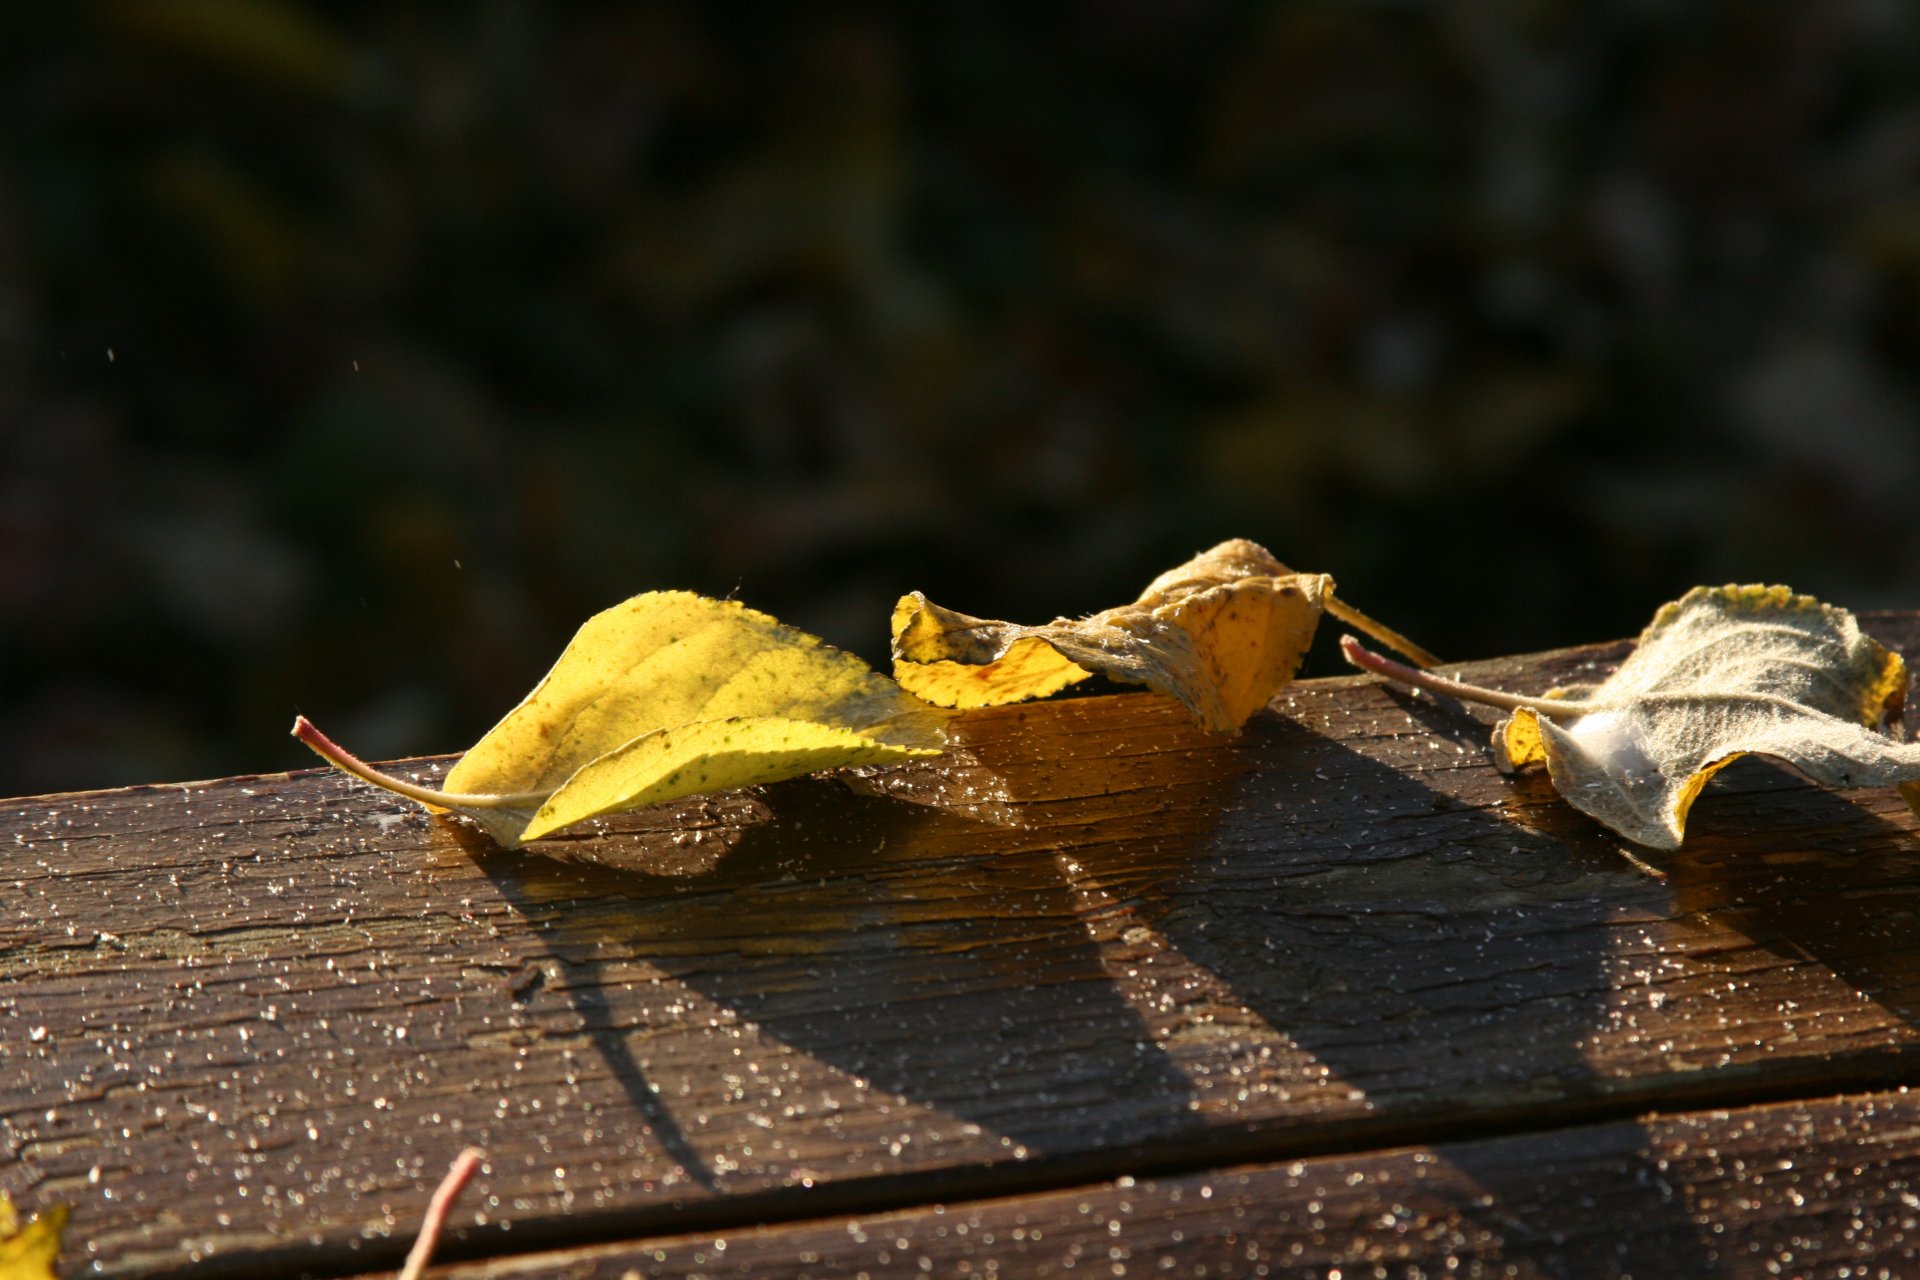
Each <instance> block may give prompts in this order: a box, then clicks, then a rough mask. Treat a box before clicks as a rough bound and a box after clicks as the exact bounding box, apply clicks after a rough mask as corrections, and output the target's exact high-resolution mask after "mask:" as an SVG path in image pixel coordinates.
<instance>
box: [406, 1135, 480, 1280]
mask: <svg viewBox="0 0 1920 1280" xmlns="http://www.w3.org/2000/svg"><path fill="white" fill-rule="evenodd" d="M486 1158H487V1153H486V1152H484V1151H482V1150H481V1149H480V1148H478V1147H468V1148H467V1149H466V1150H465V1151H462V1152H461V1153H460V1154H459V1155H457V1156H455V1157H454V1158H453V1167H452V1168H451V1169H448V1170H447V1176H446V1177H444V1178H442V1179H441V1180H440V1185H439V1186H438V1187H436V1188H434V1192H433V1199H431V1200H429V1201H427V1216H426V1218H425V1220H423V1221H422V1222H421V1223H420V1236H419V1238H418V1239H416V1240H415V1241H414V1242H413V1250H412V1251H411V1252H410V1253H408V1254H407V1265H406V1266H404V1267H402V1268H400V1280H420V1277H421V1276H422V1275H423V1274H425V1273H426V1270H427V1262H428V1260H429V1259H431V1258H432V1257H433V1249H434V1246H435V1245H437V1244H439V1243H440V1232H441V1230H442V1228H444V1227H445V1226H446V1224H447V1215H448V1214H449V1213H451V1212H452V1211H453V1202H454V1201H455V1200H458V1199H459V1198H460V1193H461V1192H462V1191H463V1190H465V1189H466V1185H467V1183H468V1182H470V1181H471V1180H472V1179H473V1175H474V1171H475V1170H477V1169H478V1168H479V1167H480V1162H481V1161H482V1160H485V1159H486Z"/></svg>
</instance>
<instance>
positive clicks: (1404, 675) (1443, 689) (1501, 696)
mask: <svg viewBox="0 0 1920 1280" xmlns="http://www.w3.org/2000/svg"><path fill="white" fill-rule="evenodd" d="M1340 652H1341V653H1343V654H1345V655H1346V659H1347V661H1348V662H1351V663H1352V664H1353V665H1354V666H1356V667H1359V668H1360V669H1361V670H1362V671H1370V672H1372V673H1373V674H1374V675H1377V676H1384V677H1385V678H1386V679H1388V680H1393V681H1396V682H1398V683H1400V684H1404V685H1411V686H1412V687H1413V688H1415V689H1425V690H1426V691H1427V692H1428V693H1444V694H1446V695H1447V696H1449V697H1453V698H1460V699H1462V700H1464V701H1467V702H1483V703H1485V704H1486V705H1487V706H1490V707H1499V708H1501V709H1502V710H1503V711H1518V710H1519V709H1521V708H1522V707H1524V708H1526V709H1527V710H1528V711H1531V712H1534V713H1535V714H1536V715H1543V716H1550V717H1554V718H1558V719H1566V718H1571V717H1574V716H1584V715H1588V714H1590V713H1592V712H1594V711H1598V710H1601V709H1602V708H1601V706H1600V704H1598V703H1594V702H1588V701H1584V700H1577V699H1573V698H1565V699H1562V698H1532V697H1527V696H1526V695H1524V694H1518V693H1505V692H1502V691H1501V690H1499V689H1486V688H1482V687H1481V686H1479V685H1477V684H1467V683H1465V682H1463V681H1460V680H1449V679H1448V678H1447V677H1445V676H1436V675H1434V674H1433V673H1431V672H1428V671H1420V670H1416V669H1415V668H1413V667H1409V666H1407V665H1406V664H1405V663H1403V662H1395V661H1394V660H1393V659H1392V658H1389V657H1387V656H1385V655H1384V654H1378V653H1375V652H1374V651H1373V650H1371V649H1369V648H1367V646H1365V645H1363V644H1361V643H1360V642H1359V641H1358V640H1356V639H1354V638H1353V637H1352V636H1341V637H1340Z"/></svg>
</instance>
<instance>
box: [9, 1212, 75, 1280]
mask: <svg viewBox="0 0 1920 1280" xmlns="http://www.w3.org/2000/svg"><path fill="white" fill-rule="evenodd" d="M66 1225H67V1206H65V1205H63V1204H57V1205H54V1206H53V1207H52V1208H51V1209H48V1210H47V1211H46V1212H45V1213H41V1214H35V1215H34V1216H33V1217H31V1218H29V1219H27V1221H26V1222H25V1223H22V1222H21V1221H20V1215H19V1212H18V1211H17V1210H15V1209H14V1207H13V1201H11V1200H9V1199H8V1198H7V1195H6V1193H5V1192H0V1280H54V1269H53V1264H54V1261H55V1260H56V1259H58V1258H59V1256H60V1235H61V1232H63V1231H64V1230H65V1229H66Z"/></svg>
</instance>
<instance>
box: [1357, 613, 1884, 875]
mask: <svg viewBox="0 0 1920 1280" xmlns="http://www.w3.org/2000/svg"><path fill="white" fill-rule="evenodd" d="M1347 656H1348V658H1349V659H1351V660H1352V661H1353V662H1354V663H1355V665H1357V666H1361V667H1364V668H1365V669H1367V670H1371V671H1375V672H1378V673H1380V674H1383V675H1387V676H1389V677H1391V678H1394V679H1398V680H1402V681H1403V682H1405V683H1408V684H1415V685H1420V686H1422V687H1426V688H1430V689H1434V690H1435V691H1438V692H1444V693H1451V694H1454V695H1455V696H1458V697H1464V698H1470V699H1473V700H1475V701H1480V702H1488V703H1491V704H1493V705H1495V706H1503V707H1506V708H1508V709H1509V710H1511V711H1512V712H1513V715H1512V717H1511V718H1509V719H1507V720H1504V721H1502V722H1501V723H1500V724H1499V725H1498V726H1497V727H1496V728H1495V730H1494V734H1493V751H1494V762H1495V763H1496V764H1498V765H1499V766H1500V767H1501V768H1503V769H1507V770H1513V769H1519V768H1523V767H1526V766H1529V765H1534V764H1542V763H1544V764H1545V765H1546V766H1547V773H1548V775H1549V776H1550V777H1551V778H1552V779H1553V785H1554V787H1555V789H1556V790H1558V791H1559V792H1560V794H1561V795H1562V796H1563V797H1564V798H1565V799H1566V800H1567V801H1568V803H1570V804H1572V805H1573V806H1574V807H1575V808H1577V809H1579V810H1581V811H1582V812H1583V813H1586V814H1588V815H1589V816H1591V817H1593V818H1595V819H1597V820H1599V821H1600V822H1602V823H1605V824H1606V825H1607V826H1609V827H1611V828H1612V829H1613V830H1615V831H1617V832H1619V833H1620V834H1621V835H1623V836H1625V837H1627V838H1628V839H1629V840H1634V841H1637V842H1638V843H1640V844H1644V845H1648V846H1650V847H1652V848H1656V849H1677V848H1679V846H1680V841H1681V839H1682V837H1683V836H1684V834H1685V831H1686V822H1687V811H1688V809H1690V808H1691V807H1692V805H1693V802H1694V800H1695V798H1696V797H1698V796H1699V794H1700V789H1701V788H1702V787H1704V786H1705V785H1706V783H1707V780H1708V779H1709V778H1711V777H1712V776H1713V775H1714V774H1715V773H1716V772H1718V771H1719V770H1720V769H1722V768H1724V767H1725V766H1726V765H1728V764H1729V763H1731V762H1732V761H1734V760H1736V759H1738V758H1739V757H1740V756H1742V755H1746V754H1749V753H1752V754H1757V755H1766V756H1772V757H1774V758H1776V759H1779V760H1782V761H1785V762H1786V763H1787V764H1790V765H1792V766H1793V767H1794V768H1795V769H1798V770H1799V771H1800V772H1801V773H1803V774H1805V775H1806V776H1807V777H1809V778H1811V779H1812V780H1813V781H1815V782H1818V783H1822V784H1823V785H1826V786H1831V787H1884V786H1898V787H1899V788H1900V790H1901V793H1902V794H1903V795H1904V796H1905V797H1906V799H1907V801H1908V803H1909V804H1911V805H1913V807H1914V809H1915V811H1916V812H1920V743H1909V742H1903V741H1901V740H1900V739H1899V738H1898V737H1897V736H1894V735H1893V732H1889V730H1891V731H1896V732H1897V729H1898V726H1899V723H1900V713H1901V709H1902V706H1903V703H1904V700H1905V696H1906V689H1907V671H1906V664H1905V663H1904V662H1903V661H1901V658H1900V655H1899V654H1897V653H1893V652H1891V651H1889V650H1888V649H1886V648H1885V647H1884V646H1882V645H1881V644H1879V643H1878V642H1877V641H1875V640H1873V639H1872V638H1871V637H1869V636H1866V635H1863V634H1861V631H1860V627H1859V624H1858V623H1857V622H1856V621H1855V620H1854V617H1853V615H1852V614H1850V613H1848V612H1847V611H1846V610H1844V609H1839V608H1835V607H1834V606H1832V605H1826V604H1822V603H1821V602H1820V601H1818V600H1815V599H1813V598H1812V597H1810V596H1801V595H1795V594H1794V593H1793V592H1792V591H1790V590H1788V589H1787V588H1785V587H1763V586H1726V587H1696V588H1694V589H1693V590H1692V591H1690V592H1688V593H1687V594H1686V595H1685V596H1683V597H1682V598H1681V599H1679V600H1678V601H1675V602H1674V603H1672V604H1668V605H1665V606H1663V607H1662V608H1661V609H1660V611H1659V612H1658V613H1657V614H1655V615H1654V619H1653V622H1652V623H1651V624H1650V625H1649V626H1648V627H1647V629H1646V631H1644V632H1643V633H1642V634H1641V636H1640V642H1639V645H1638V646H1637V647H1636V648H1635V650H1634V651H1633V653H1632V654H1631V655H1630V656H1629V657H1628V658H1627V660H1626V661H1625V662H1623V663H1621V664H1620V668H1619V670H1617V671H1615V672H1614V674H1613V675H1612V676H1611V677H1609V678H1608V679H1607V680H1605V681H1604V682H1602V683H1601V684H1599V685H1595V686H1591V687H1581V688H1567V689H1555V690H1552V691H1551V692H1549V693H1548V694H1547V695H1546V696H1545V697H1543V698H1522V697H1516V696H1514V695H1511V694H1503V693H1499V692H1497V691H1495V690H1489V689H1479V688H1475V687H1474V686H1471V685H1463V684H1459V683H1457V682H1454V681H1449V680H1443V679H1439V678H1436V677H1433V676H1429V675H1426V674H1424V673H1421V672H1413V671H1408V670H1406V669H1404V668H1400V667H1399V665H1398V664H1397V663H1393V662H1390V661H1389V660H1387V659H1384V658H1381V657H1379V655H1377V654H1370V653H1368V652H1367V651H1366V650H1364V649H1362V648H1360V646H1358V645H1357V644H1349V645H1348V646H1347Z"/></svg>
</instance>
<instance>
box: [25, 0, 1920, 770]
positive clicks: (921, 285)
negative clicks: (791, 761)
mask: <svg viewBox="0 0 1920 1280" xmlns="http://www.w3.org/2000/svg"><path fill="white" fill-rule="evenodd" d="M1915 16H1916V15H1915V13H1914V10H1913V8H1912V6H1911V5H1909V4H1905V3H1900V2H1897V0H1856V2H1854V3H1837V4H1833V5H1819V6H1814V5H1807V6H1800V5H1775V4H1752V3H1723V4H1705V5H1655V4H1642V3H1627V4H1617V5H1602V6H1595V5H1579V4H1571V3H1552V2H1550V0H1535V2H1532V3H1501V4H1492V5H1458V6H1455V5H1415V4H1383V3H1376V4H1357V3H1299V4H1245V3H1234V4H1228V3H1219V2H1214V3H1208V2H1205V0H1181V2H1179V3H1175V2H1174V0H1125V2H1123V3H1105V2H1103V3H1092V2H1090V0H1088V2H1083V3H1078V4H1063V5H1049V6H988V5H979V4H960V3H926V4H915V5H900V6H893V7H890V8H882V9H874V8H868V7H864V6H852V5H843V4H817V5H808V6H780V7H774V6H766V7H761V8H755V7H734V6H705V5H693V4H656V5H642V6H606V7H591V8H560V7H552V6H538V5H533V4H529V3H524V2H521V3H504V2H492V3H481V4H476V5H471V6H461V7H455V8H438V7H431V8H430V7H427V6H421V5H413V4H398V5H395V4H387V5H369V4H335V5H327V6H319V5H311V4H309V5H302V4H297V3H294V2H293V0H169V2H168V3H163V4H153V3H138V2H135V0H126V2H124V3H117V4H116V3H103V4H99V5H86V6H79V5H76V6H10V7H8V9H7V10H6V11H5V13H4V14H0V109H3V110H4V119H5V120H6V127H5V128H4V130H0V792H26V791H36V790H52V789H60V788H77V787H88V786H102V785H110V784H117V783H129V782H145V781H159V780H168V779H178V778H184V777H189V776H206V775H212V774H221V773H228V772H239V771H251V770H261V769H272V768H277V767H296V766H305V765H307V764H309V763H311V762H310V761H309V760H308V759H307V758H306V757H305V756H304V755H303V753H302V751H301V749H300V748H299V747H298V746H297V744H295V743H292V742H291V741H290V740H287V739H286V738H285V737H284V736H283V735H284V733H285V728H286V723H287V722H288V721H289V719H290V718H291V715H292V713H293V712H294V711H295V710H296V709H299V710H305V711H307V712H309V713H310V714H312V715H314V716H315V717H316V718H319V719H320V720H321V721H322V722H323V723H325V724H326V725H327V727H328V729H329V730H330V731H333V732H335V733H336V734H337V735H338V736H339V737H340V738H341V739H342V740H343V741H346V742H349V743H351V744H352V745H353V746H354V747H355V748H356V749H359V750H361V751H363V752H364V753H366V754H368V755H370V756H381V755H390V754H402V753H415V752H428V751H445V750H455V749H458V748H459V747H461V746H462V745H464V744H465V743H467V742H469V741H471V740H472V739H473V738H475V737H477V736H478V735H479V733H480V732H481V731H483V730H484V729H485V728H486V727H487V726H488V725H489V724H490V723H491V722H492V721H493V720H494V719H495V718H497V717H498V716H499V715H500V714H502V713H503V712H504V711H505V710H506V709H507V708H508V707H510V706H511V705H512V704H513V702H514V701H515V700H516V699H517V698H518V696H519V695H520V694H521V693H522V692H524V690H525V689H526V687H527V686H528V685H530V684H531V682H532V681H533V679H534V678H535V677H537V676H538V674H539V673H540V672H541V671H542V670H544V669H545V666H546V665H547V663H548V662H549V661H550V660H551V659H552V657H553V656H554V655H555V654H557V652H558V650H559V647H560V645H561V644H562V643H563V642H564V640H565V638H566V636H567V635H568V634H569V633H570V631H571V630H572V628H573V627H574V626H575V625H576V624H577V623H578V622H579V621H580V620H582V619H583V618H584V617H585V616H586V615H587V614H588V613H590V612H591V611H593V610H594V609H596V608H599V607H601V606H604V605H605V604H608V603H610V602H612V601H613V600H616V599H618V598H621V597H623V596H626V595H628V594H631V593H633V592H636V591H639V590H643V589H646V588H650V587H660V586H675V587H691V588H695V589H699V590H704V591H707V592H710V593H714V594H727V593H732V592H737V593H738V594H740V595H741V596H742V597H744V598H746V599H747V600H749V601H751V602H752V603H753V604H755V605H756V606H758V607H761V608H765V609H768V610H770V611H772V612H774V613H776V614H778V615H779V616H781V617H782V618H784V619H786V620H788V621H791V622H793V623H795V624H797V625H800V626H804V627H807V628H810V629H812V630H815V631H818V632H820V633H822V634H825V635H826V636H828V637H829V638H830V639H832V640H834V641H835V642H837V643H840V644H843V645H846V646H848V647H851V648H854V649H855V650H856V651H859V652H861V653H863V654H865V655H866V656H868V657H870V658H873V659H879V658H881V657H882V656H883V654H884V648H885V625H886V618H887V612H888V608H889V606H890V605H891V603H892V601H893V599H894V597H895V596H896V595H897V594H898V593H900V592H901V591H903V590H906V589H909V588H921V589H924V590H926V591H927V592H928V593H929V594H930V595H932V596H933V598H935V599H938V600H941V601H944V602H947V603H950V604H952V605H954V606H956V607H959V608H962V609H966V610H968V611H969V612H974V613H979V614H983V615H987V616H994V617H1007V618H1016V619H1025V620H1034V621H1038V620H1041V619H1044V618H1047V617H1050V616H1053V615H1055V614H1058V613H1077V612H1083V611H1087V610H1091V609H1095V608H1099V607H1103V606H1105V605H1108V604H1112V603H1115V602H1118V601H1120V600H1123V599H1128V598H1131V597H1132V596H1133V594H1134V593H1135V592H1136V591H1137V590H1138V589H1139V588H1140V586H1141V585H1142V584H1143V583H1144V582H1145V581H1146V580H1147V579H1148V578H1149V577H1151V576H1152V575H1153V574H1154V573H1155V572H1157V571H1158V570H1159V569H1161V568H1163V567H1165V566H1167V565H1170V564H1172V563H1174V562H1176V561H1177V560H1179V559H1181V558H1184V557H1185V556H1186V555H1188V554H1189V553H1191V552H1192V551H1194V550H1196V549H1198V548H1200V547H1202V546H1205V545H1207V544H1210V543H1211V542H1213V541H1215V540H1217V539H1218V538H1221V537H1225V536H1230V535H1245V536H1248V537H1253V538H1256V539H1258V540H1260V541H1262V542H1265V543H1266V544H1268V545H1269V546H1271V547H1272V548H1273V549H1274V550H1275V552H1276V553H1277V554H1279V555H1280V556H1281V557H1282V558H1283V559H1286V560H1288V561H1289V562H1290V563H1293V564H1295V565H1297V566H1300V567H1305V568H1312V569H1317V570H1326V571H1329V572H1332V573H1334V574H1335V575H1336V576H1337V577H1338V578H1339V580H1340V582H1341V584H1342V588H1343V593H1344V594H1346V595H1348V596H1349V597H1350V598H1351V599H1353V600H1355V601H1356V602H1357V603H1359V604H1361V605H1362V606H1363V607H1365V608H1367V609H1369V610H1370V611H1373V612H1375V613H1377V614H1378V615H1380V616H1381V617H1383V618H1386V619H1389V620H1391V621H1392V622H1394V623H1395V624H1397V625H1400V626H1402V627H1404V629H1406V630H1407V631H1408V632H1409V633H1411V634H1413V635H1415V636H1416V637H1417V638H1419V639H1420V640H1422V641H1423V642H1425V643H1427V644H1429V645H1431V646H1432V647H1434V648H1435V649H1437V650H1439V651H1441V652H1442V653H1444V654H1447V655H1449V656H1460V657H1466V656H1474V655H1484V654H1488V653H1493V652H1499V651H1514V650H1521V649H1528V648H1538V647H1546V646H1552V645H1557V644H1565V643H1574V642H1578V641H1584V640H1592V639H1599V638H1604V637H1611V636H1616V635H1621V634H1627V633H1631V632H1633V631H1634V630H1636V629H1637V628H1638V627H1639V626H1640V625H1642V623H1643V622H1644V621H1645V619H1646V617H1647V616H1648V615H1649V614H1650V612H1651V610H1652V608H1653V607H1654V606H1655V605H1656V604H1657V603H1659V602H1660V601H1662V600H1664V599H1667V598H1669V597H1671V596H1674V595H1676V594H1678V593H1679V592H1680V591H1681V590H1682V589H1684V588H1685V587H1686V586H1688V585H1690V584H1692V583H1694V582H1702V581H1724V580H1728V579H1740V580H1749V579H1767V580H1776V581H1786V582H1789V583H1791V584H1793V585H1794V586H1796V587H1799V588H1800V589H1803V590H1809V591H1815V592H1818V593H1820V594H1822V595H1825V596H1827V597H1829V598H1832V599H1834V600H1836V601H1838V602H1841V603H1845V604H1849V605H1852V606H1855V607H1873V606H1876V605H1886V606H1900V607H1920V530H1916V528H1915V523H1914V520H1913V518H1912V513H1913V509H1914V500H1915V493H1916V482H1917V481H1920V431H1917V430H1916V427H1915V411H1916V407H1917V405H1916V398H1915V397H1916V389H1915V385H1914V373H1913V371H1914V370H1915V369H1916V368H1917V367H1920V360H1916V356H1920V90H1917V88H1916V86H1920V23H1917V22H1915V21H1914V19H1915ZM1336 669H1337V667H1336V665H1335V664H1334V663H1331V662H1328V661H1325V660H1324V658H1323V659H1322V660H1321V661H1320V662H1319V665H1318V670H1319V671H1320V672H1322V673H1326V672H1331V671H1334V670H1336ZM1309 674H1311V672H1310V673H1309Z"/></svg>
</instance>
